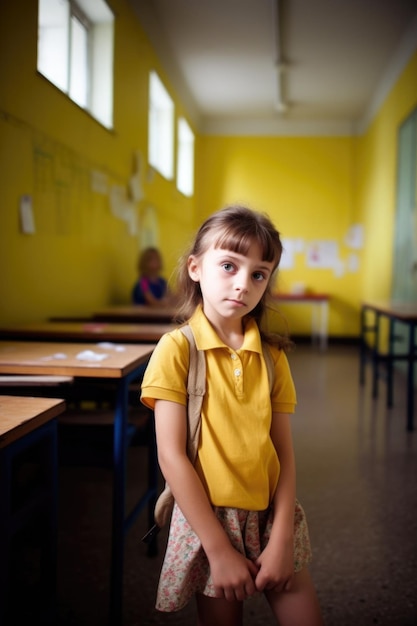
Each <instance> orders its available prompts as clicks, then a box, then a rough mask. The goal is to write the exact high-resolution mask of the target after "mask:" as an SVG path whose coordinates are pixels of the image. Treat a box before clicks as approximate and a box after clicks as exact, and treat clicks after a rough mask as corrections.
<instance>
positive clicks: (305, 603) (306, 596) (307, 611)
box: [265, 568, 323, 626]
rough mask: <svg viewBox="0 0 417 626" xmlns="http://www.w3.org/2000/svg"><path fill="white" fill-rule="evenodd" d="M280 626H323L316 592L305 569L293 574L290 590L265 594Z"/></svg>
mask: <svg viewBox="0 0 417 626" xmlns="http://www.w3.org/2000/svg"><path fill="white" fill-rule="evenodd" d="M265 596H266V599H267V600H268V602H269V605H270V607H271V609H272V611H273V613H274V615H275V617H276V619H277V621H278V623H279V624H280V626H323V618H322V616H321V611H320V605H319V601H318V599H317V595H316V590H315V589H314V585H313V582H312V580H311V578H310V573H309V571H308V569H307V568H304V569H302V570H301V571H300V572H297V573H296V574H294V578H293V582H292V586H291V589H290V590H289V591H282V592H281V593H276V592H274V591H266V592H265Z"/></svg>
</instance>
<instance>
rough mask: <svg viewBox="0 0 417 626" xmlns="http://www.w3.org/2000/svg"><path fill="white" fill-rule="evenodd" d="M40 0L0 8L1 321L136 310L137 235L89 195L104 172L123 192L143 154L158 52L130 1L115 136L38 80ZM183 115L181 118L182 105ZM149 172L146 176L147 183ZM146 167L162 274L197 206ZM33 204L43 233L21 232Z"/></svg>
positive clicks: (120, 53) (119, 24) (119, 53)
mask: <svg viewBox="0 0 417 626" xmlns="http://www.w3.org/2000/svg"><path fill="white" fill-rule="evenodd" d="M37 4H38V3H37V0H26V2H25V3H24V5H25V19H23V20H22V3H20V2H17V3H12V2H7V3H6V2H4V3H1V8H0V85H1V91H0V171H1V180H2V183H1V185H0V267H1V275H0V292H1V301H0V323H9V322H14V321H26V320H32V319H44V318H48V317H49V316H52V315H66V314H70V315H82V314H90V313H91V312H93V311H94V310H95V309H97V308H101V307H103V306H105V305H107V304H109V303H115V302H128V301H129V299H130V290H131V287H132V284H133V281H134V279H135V267H136V259H137V255H138V250H139V244H140V240H139V236H138V234H130V232H129V229H128V226H127V224H126V222H125V221H123V220H121V219H119V218H117V217H115V216H114V215H113V213H112V211H111V207H110V202H109V197H108V195H105V194H102V193H97V192H95V191H93V190H92V187H91V172H92V171H99V172H100V173H101V174H104V175H105V176H106V178H107V183H108V187H109V188H110V187H111V186H113V185H118V186H121V187H122V188H124V189H127V185H128V181H129V178H130V176H131V175H132V174H133V169H134V163H135V154H136V153H137V152H138V151H139V153H140V154H141V155H142V161H143V163H146V154H147V108H148V75H149V70H150V69H152V68H155V69H157V71H158V72H159V74H160V76H161V78H162V79H163V80H164V81H165V84H166V86H167V87H168V89H169V88H170V84H169V81H168V80H167V77H166V76H165V75H164V73H163V70H162V68H161V67H160V65H159V63H158V60H157V58H156V57H155V55H154V52H153V50H152V48H151V46H150V45H149V43H148V40H147V39H146V37H145V35H144V33H143V31H142V29H141V27H140V25H139V23H138V22H137V20H136V19H135V17H134V15H133V13H132V12H131V10H130V8H129V5H128V3H127V2H126V0H114V1H112V2H111V6H112V8H113V9H114V11H115V14H116V20H115V64H114V94H115V95H114V130H113V131H108V130H106V129H105V128H104V127H102V126H101V125H100V124H99V123H97V122H96V121H95V120H94V119H93V118H92V117H91V116H90V115H88V114H87V113H86V112H84V111H83V110H82V109H80V108H79V107H78V106H77V105H75V104H74V103H72V102H71V101H70V100H69V99H68V98H67V97H66V96H65V95H64V94H63V93H61V92H60V91H59V90H58V89H56V88H55V87H54V86H53V85H51V84H50V83H49V82H48V81H47V80H45V79H44V78H43V77H42V76H41V75H39V74H37V72H36V54H37V52H36V46H37ZM171 94H172V96H173V98H174V101H175V100H176V98H175V94H174V93H173V92H172V90H171ZM176 112H177V114H178V115H179V114H184V111H183V110H182V108H181V103H180V102H178V101H176ZM148 174H149V175H148ZM150 174H152V173H148V172H147V171H146V168H145V167H143V177H142V185H143V190H144V192H145V198H144V200H142V201H141V202H139V203H137V205H136V213H137V215H138V217H139V220H140V217H141V215H143V212H144V210H145V209H146V207H147V206H153V207H154V208H155V209H156V211H157V214H158V218H159V222H160V239H159V243H160V246H161V249H162V250H163V251H164V258H165V265H166V273H167V275H169V273H170V270H171V269H172V267H173V266H174V265H175V262H176V259H177V256H178V254H179V251H180V250H181V248H182V247H183V245H184V237H185V236H186V234H187V231H188V232H189V230H190V228H191V225H192V224H193V223H194V214H193V212H194V202H193V200H190V199H186V198H185V197H184V196H182V194H179V193H178V192H177V191H176V190H175V184H174V183H173V182H172V181H166V180H164V179H162V177H160V176H159V175H158V174H155V173H154V174H153V175H150ZM23 194H29V195H30V196H32V199H33V212H34V217H35V226H36V234H34V235H28V234H22V233H21V232H20V229H19V213H18V211H19V201H20V197H21V196H22V195H23Z"/></svg>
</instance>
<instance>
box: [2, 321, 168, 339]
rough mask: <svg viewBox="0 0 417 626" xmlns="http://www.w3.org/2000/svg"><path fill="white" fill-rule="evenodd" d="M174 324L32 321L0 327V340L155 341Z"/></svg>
mask: <svg viewBox="0 0 417 626" xmlns="http://www.w3.org/2000/svg"><path fill="white" fill-rule="evenodd" d="M174 328H175V324H162V323H161V324H150V323H148V324H143V323H140V324H109V323H108V322H98V321H89V322H35V323H31V324H19V325H17V326H6V327H2V328H0V339H6V340H7V339H18V340H22V339H24V340H27V341H40V340H42V341H78V342H80V341H82V342H84V341H89V342H90V341H92V342H103V341H110V342H119V343H155V342H157V341H159V339H160V338H161V336H162V335H163V334H164V333H168V332H170V331H171V330H173V329H174Z"/></svg>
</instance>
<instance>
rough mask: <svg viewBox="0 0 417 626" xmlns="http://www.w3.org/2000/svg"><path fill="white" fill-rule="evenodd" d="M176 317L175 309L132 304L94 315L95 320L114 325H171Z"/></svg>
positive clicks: (111, 308)
mask: <svg viewBox="0 0 417 626" xmlns="http://www.w3.org/2000/svg"><path fill="white" fill-rule="evenodd" d="M174 315H175V309H174V308H173V307H164V308H162V307H161V308H159V307H151V306H145V305H142V304H131V305H127V306H113V307H108V308H106V309H102V310H101V311H97V312H96V313H94V314H93V319H94V320H96V321H100V322H113V323H121V322H123V323H130V324H138V323H141V322H142V323H145V322H146V323H150V324H170V323H172V320H173V318H174Z"/></svg>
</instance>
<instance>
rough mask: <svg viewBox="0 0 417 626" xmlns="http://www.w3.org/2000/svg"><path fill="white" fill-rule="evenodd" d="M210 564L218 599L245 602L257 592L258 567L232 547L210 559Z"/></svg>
mask: <svg viewBox="0 0 417 626" xmlns="http://www.w3.org/2000/svg"><path fill="white" fill-rule="evenodd" d="M209 563H210V571H211V576H212V579H213V584H214V588H215V591H216V597H217V598H226V600H230V601H236V600H239V601H243V600H245V599H246V598H247V597H249V596H252V595H253V594H254V593H255V592H256V586H255V582H254V581H255V577H256V575H257V573H258V567H257V566H256V565H255V563H253V562H252V561H250V560H249V559H247V558H246V557H245V556H244V555H243V554H241V553H240V552H238V551H237V550H235V549H234V548H233V547H232V546H230V548H229V547H228V548H227V549H224V550H222V551H221V552H220V551H219V553H218V554H216V556H215V557H211V558H209Z"/></svg>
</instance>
